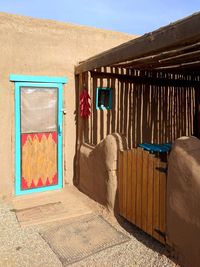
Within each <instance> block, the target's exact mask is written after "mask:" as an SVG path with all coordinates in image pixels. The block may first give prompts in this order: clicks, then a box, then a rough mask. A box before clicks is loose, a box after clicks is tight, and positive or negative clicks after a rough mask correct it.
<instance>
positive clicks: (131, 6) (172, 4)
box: [0, 0, 200, 34]
mask: <svg viewBox="0 0 200 267" xmlns="http://www.w3.org/2000/svg"><path fill="white" fill-rule="evenodd" d="M199 10H200V0H137V1H136V0H132V1H131V0H101V1H100V0H93V1H90V0H0V11H3V12H8V13H13V14H20V15H25V16H32V17H35V18H48V19H54V20H58V21H63V22H70V23H75V24H81V25H88V26H94V27H98V28H104V29H110V30H115V31H122V32H127V33H132V34H134V33H135V34H144V33H146V32H149V31H152V30H155V29H157V28H159V27H161V26H164V25H166V24H169V23H170V22H173V21H176V20H178V19H181V18H183V17H185V16H188V15H191V14H192V13H194V12H197V11H199Z"/></svg>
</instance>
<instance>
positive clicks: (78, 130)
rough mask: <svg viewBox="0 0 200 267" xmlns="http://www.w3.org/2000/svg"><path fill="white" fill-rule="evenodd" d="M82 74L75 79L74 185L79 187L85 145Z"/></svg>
mask: <svg viewBox="0 0 200 267" xmlns="http://www.w3.org/2000/svg"><path fill="white" fill-rule="evenodd" d="M82 83H83V79H82V73H80V74H79V75H76V77H75V87H76V88H75V89H76V124H77V127H76V154H75V166H74V171H75V176H74V184H75V185H78V184H79V179H80V165H79V159H80V147H81V144H82V143H83V120H82V118H81V117H80V105H79V102H80V92H81V88H82Z"/></svg>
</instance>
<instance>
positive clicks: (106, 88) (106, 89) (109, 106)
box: [96, 87, 113, 110]
mask: <svg viewBox="0 0 200 267" xmlns="http://www.w3.org/2000/svg"><path fill="white" fill-rule="evenodd" d="M100 90H105V91H109V104H108V106H107V107H106V106H104V105H101V106H99V105H98V102H99V91H100ZM112 99H113V92H112V88H109V87H97V89H96V109H100V110H110V109H112Z"/></svg>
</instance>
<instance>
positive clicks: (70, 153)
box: [0, 13, 134, 196]
mask: <svg viewBox="0 0 200 267" xmlns="http://www.w3.org/2000/svg"><path fill="white" fill-rule="evenodd" d="M132 38H134V36H131V35H128V34H123V33H118V32H112V31H106V30H99V29H96V28H90V27H84V26H77V25H71V24H66V23H60V22H55V21H49V20H38V19H33V18H29V17H21V16H16V15H9V14H6V13H0V47H1V49H0V58H1V60H0V125H1V138H0V163H1V168H0V196H8V195H11V194H14V158H15V154H14V153H15V151H14V84H13V83H12V82H10V81H9V75H10V74H11V73H13V74H23V75H45V76H65V77H68V79H69V83H68V84H67V85H65V86H64V102H65V103H64V106H65V107H66V111H67V114H66V115H65V117H64V125H65V127H64V142H65V147H64V167H65V172H64V176H65V181H66V182H68V183H72V180H73V158H74V154H75V138H76V137H75V134H76V131H75V84H74V65H75V64H77V63H78V62H79V61H82V60H85V59H87V58H88V57H90V56H93V55H95V54H97V53H100V52H102V51H104V50H106V49H109V48H111V47H114V46H116V45H118V44H121V43H123V42H126V41H128V40H130V39H132Z"/></svg>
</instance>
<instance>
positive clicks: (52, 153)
mask: <svg viewBox="0 0 200 267" xmlns="http://www.w3.org/2000/svg"><path fill="white" fill-rule="evenodd" d="M21 143H22V151H21V155H22V176H21V177H22V178H21V189H22V190H27V189H32V188H38V187H44V186H45V187H47V186H52V185H57V184H58V174H57V132H50V133H28V134H22V135H21Z"/></svg>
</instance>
